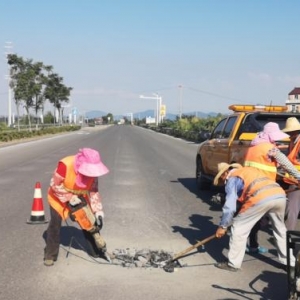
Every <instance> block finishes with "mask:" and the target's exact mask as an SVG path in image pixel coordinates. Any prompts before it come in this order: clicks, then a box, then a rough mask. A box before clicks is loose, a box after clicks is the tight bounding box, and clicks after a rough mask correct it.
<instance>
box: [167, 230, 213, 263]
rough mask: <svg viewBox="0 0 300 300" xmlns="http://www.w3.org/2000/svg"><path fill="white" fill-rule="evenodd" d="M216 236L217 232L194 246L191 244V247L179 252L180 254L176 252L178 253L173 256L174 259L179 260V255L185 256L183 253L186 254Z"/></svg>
mask: <svg viewBox="0 0 300 300" xmlns="http://www.w3.org/2000/svg"><path fill="white" fill-rule="evenodd" d="M215 237H216V234H213V235H211V236H209V237H207V238H205V239H204V240H202V241H199V242H198V243H197V244H195V245H193V246H191V247H189V248H187V249H185V250H183V251H181V252H179V253H178V254H176V255H175V256H174V257H173V258H172V261H174V260H177V259H178V258H179V257H181V256H183V255H184V254H186V253H189V252H190V251H192V250H193V249H195V248H198V247H200V246H202V245H204V244H206V243H207V242H209V241H211V240H213V239H214V238H215Z"/></svg>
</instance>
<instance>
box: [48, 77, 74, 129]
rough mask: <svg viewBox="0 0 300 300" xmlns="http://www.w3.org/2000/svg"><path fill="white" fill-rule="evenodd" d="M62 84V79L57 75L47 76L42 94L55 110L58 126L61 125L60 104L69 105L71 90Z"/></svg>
mask: <svg viewBox="0 0 300 300" xmlns="http://www.w3.org/2000/svg"><path fill="white" fill-rule="evenodd" d="M62 82H63V78H62V77H60V76H59V75H58V74H56V73H51V74H49V76H48V79H47V81H46V87H45V92H44V95H45V98H46V99H48V100H49V102H50V103H52V104H53V106H54V107H55V108H56V109H57V111H58V119H59V123H60V124H62V103H64V102H65V103H69V96H70V92H71V90H72V88H71V87H66V86H65V85H64V84H63V83H62Z"/></svg>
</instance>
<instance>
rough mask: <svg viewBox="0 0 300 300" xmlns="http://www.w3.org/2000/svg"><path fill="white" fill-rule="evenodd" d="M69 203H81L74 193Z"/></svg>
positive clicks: (73, 204) (74, 204)
mask: <svg viewBox="0 0 300 300" xmlns="http://www.w3.org/2000/svg"><path fill="white" fill-rule="evenodd" d="M69 203H70V205H72V206H76V205H78V204H80V203H81V200H80V199H79V198H78V197H77V196H76V195H73V196H72V198H71V200H70V201H69Z"/></svg>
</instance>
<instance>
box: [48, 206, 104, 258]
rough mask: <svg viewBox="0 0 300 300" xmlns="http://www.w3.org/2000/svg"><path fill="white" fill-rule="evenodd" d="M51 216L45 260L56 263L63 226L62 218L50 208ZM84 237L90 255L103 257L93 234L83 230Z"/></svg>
mask: <svg viewBox="0 0 300 300" xmlns="http://www.w3.org/2000/svg"><path fill="white" fill-rule="evenodd" d="M50 216H51V220H50V222H49V226H48V229H47V236H46V247H45V249H44V259H52V260H54V261H56V260H57V257H58V252H59V244H60V229H61V224H62V218H61V216H60V215H59V214H58V213H57V211H56V210H54V209H53V208H52V207H51V206H50ZM82 232H83V235H84V237H85V239H86V242H87V245H88V250H87V252H88V254H89V255H91V256H93V257H99V256H101V254H102V252H101V251H100V250H99V249H98V248H97V247H96V244H95V240H94V238H93V236H92V235H91V233H89V232H88V231H86V230H82Z"/></svg>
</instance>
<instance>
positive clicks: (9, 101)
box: [5, 42, 12, 127]
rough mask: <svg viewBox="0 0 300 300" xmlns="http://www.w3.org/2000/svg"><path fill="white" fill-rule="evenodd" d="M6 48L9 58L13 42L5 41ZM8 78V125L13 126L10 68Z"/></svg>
mask: <svg viewBox="0 0 300 300" xmlns="http://www.w3.org/2000/svg"><path fill="white" fill-rule="evenodd" d="M5 48H6V49H7V50H6V52H5V54H6V58H7V59H8V55H9V54H11V51H10V50H11V48H12V42H6V43H5ZM6 78H7V79H8V117H7V126H8V127H10V126H11V119H12V116H11V94H12V91H11V87H10V81H11V77H10V70H9V68H8V75H7V76H6Z"/></svg>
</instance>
